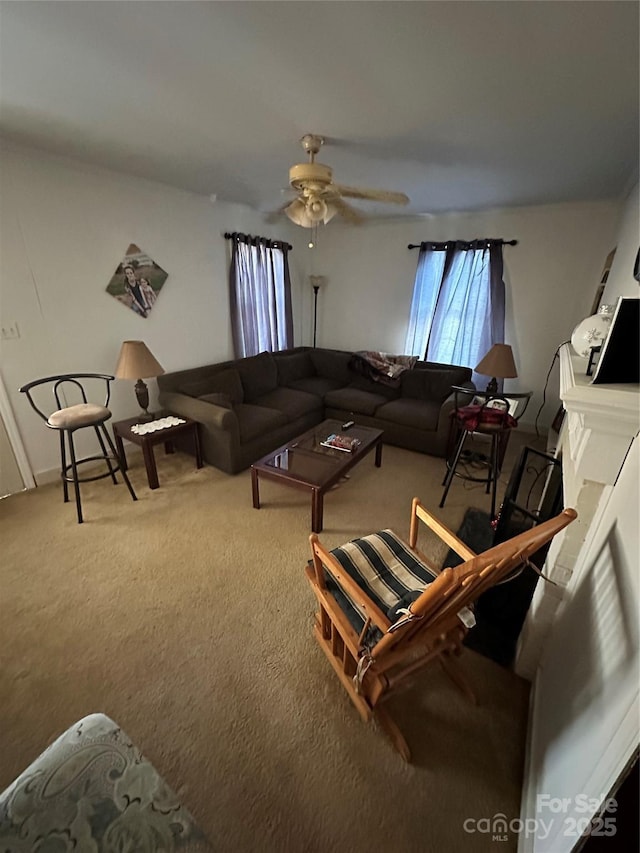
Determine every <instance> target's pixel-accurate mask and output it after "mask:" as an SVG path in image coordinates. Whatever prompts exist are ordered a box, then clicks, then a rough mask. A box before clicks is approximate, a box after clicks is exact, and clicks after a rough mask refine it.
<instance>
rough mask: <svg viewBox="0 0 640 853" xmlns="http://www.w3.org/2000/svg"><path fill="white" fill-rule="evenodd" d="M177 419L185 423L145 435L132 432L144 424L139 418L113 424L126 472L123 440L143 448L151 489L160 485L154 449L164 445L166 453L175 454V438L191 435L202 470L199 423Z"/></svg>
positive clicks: (181, 416) (198, 465)
mask: <svg viewBox="0 0 640 853" xmlns="http://www.w3.org/2000/svg"><path fill="white" fill-rule="evenodd" d="M169 414H171V413H170V412H161V413H159V414H158V415H156V416H155V417H154V419H160V418H164V417H167V416H168V415H169ZM175 417H179V418H180V419H181V420H183V421H184V423H183V424H178V425H177V426H172V427H165V429H158V430H156V431H155V432H148V433H145V434H144V435H138V434H137V433H135V432H131V427H132V426H135V424H140V423H143V421H141V420H140V417H139V416H138V417H136V418H127V420H125V421H116V422H115V423H114V424H113V436H114V438H115V440H116V449H117V451H118V455H119V456H120V459H121V461H122V467H123V469H124V470H125V471H126V470H127V467H128V466H127V457H126V455H125V452H124V444H123V440H126V441H131V442H133V444H137V445H138V447H141V448H142V455H143V457H144V465H145V468H146V469H147V479H148V481H149V488H150V489H157V488H158V487H159V485H160V484H159V482H158V469H157V468H156V460H155V456H154V455H153V448H154V447H155V445H156V444H164V449H165V453H174V452H175V448H174V444H173V440H174V438H178V437H180V436H184V435H191V437H192V439H193V447H194V450H195V456H196V466H197V467H198V468H202V465H203V463H202V451H201V450H200V437H199V435H198V424H197V422H196V421H192V420H191V419H190V418H185V417H184V416H183V415H175Z"/></svg>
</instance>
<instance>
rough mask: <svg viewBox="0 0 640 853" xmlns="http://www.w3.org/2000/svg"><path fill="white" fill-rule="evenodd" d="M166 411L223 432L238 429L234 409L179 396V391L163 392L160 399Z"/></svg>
mask: <svg viewBox="0 0 640 853" xmlns="http://www.w3.org/2000/svg"><path fill="white" fill-rule="evenodd" d="M158 399H159V400H160V403H161V405H162V406H163V408H165V409H169V411H171V412H173V413H174V414H176V415H185V416H186V417H187V418H191V420H192V421H198V423H201V424H206V425H208V426H209V425H210V426H214V427H217V428H218V429H223V430H233V429H234V427H235V429H236V430H237V429H238V418H237V417H236V415H235V413H234V412H233V410H232V409H225V408H224V407H223V406H216V404H215V403H207V402H206V401H205V400H198V398H197V397H189V396H188V395H187V394H179V393H178V392H177V391H161V392H160V394H159V398H158Z"/></svg>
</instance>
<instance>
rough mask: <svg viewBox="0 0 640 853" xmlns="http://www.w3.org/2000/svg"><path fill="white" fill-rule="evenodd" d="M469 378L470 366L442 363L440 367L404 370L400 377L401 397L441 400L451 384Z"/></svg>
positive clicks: (447, 394)
mask: <svg viewBox="0 0 640 853" xmlns="http://www.w3.org/2000/svg"><path fill="white" fill-rule="evenodd" d="M470 379H471V370H470V368H468V367H455V366H453V367H449V366H448V365H446V366H445V365H443V366H442V367H441V368H433V369H432V368H425V369H420V370H405V372H404V373H403V374H402V376H401V377H400V387H401V389H402V396H403V397H412V398H413V399H415V400H435V401H439V402H442V401H443V400H445V399H446V398H447V397H448V396H449V394H451V387H452V386H453V385H460V384H462V383H463V382H468V381H469V380H470Z"/></svg>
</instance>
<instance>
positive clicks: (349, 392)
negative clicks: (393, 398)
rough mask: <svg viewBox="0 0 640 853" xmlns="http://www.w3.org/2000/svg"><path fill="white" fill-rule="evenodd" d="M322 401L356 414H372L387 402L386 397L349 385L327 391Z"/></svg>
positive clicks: (334, 407) (333, 407)
mask: <svg viewBox="0 0 640 853" xmlns="http://www.w3.org/2000/svg"><path fill="white" fill-rule="evenodd" d="M324 402H325V405H327V406H330V407H331V408H332V409H343V410H344V411H346V412H353V413H354V414H358V415H373V414H374V412H375V411H376V409H377V408H378V406H381V405H382V404H383V403H386V402H387V398H386V397H383V396H382V395H381V394H370V393H369V392H368V391H361V390H360V389H359V388H353V387H351V386H350V385H349V386H348V387H347V388H337V389H336V390H335V391H329V392H328V393H327V394H325V395H324Z"/></svg>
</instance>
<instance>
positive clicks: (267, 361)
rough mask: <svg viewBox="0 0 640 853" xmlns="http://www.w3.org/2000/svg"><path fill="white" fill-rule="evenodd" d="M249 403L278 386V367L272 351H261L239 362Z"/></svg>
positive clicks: (246, 398)
mask: <svg viewBox="0 0 640 853" xmlns="http://www.w3.org/2000/svg"><path fill="white" fill-rule="evenodd" d="M237 367H238V373H239V374H240V379H241V380H242V387H243V388H244V399H245V401H246V402H247V403H251V402H253V401H254V400H255V399H256V398H257V397H261V396H262V395H263V394H267V393H268V392H269V391H273V389H274V388H277V387H278V368H277V367H276V363H275V360H274V358H273V356H272V354H271V353H270V352H261V353H260V355H252V356H250V357H249V358H241V359H240V360H239V361H238V362H237Z"/></svg>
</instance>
